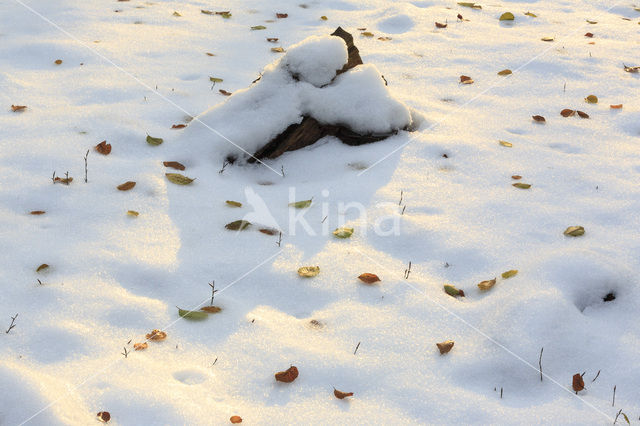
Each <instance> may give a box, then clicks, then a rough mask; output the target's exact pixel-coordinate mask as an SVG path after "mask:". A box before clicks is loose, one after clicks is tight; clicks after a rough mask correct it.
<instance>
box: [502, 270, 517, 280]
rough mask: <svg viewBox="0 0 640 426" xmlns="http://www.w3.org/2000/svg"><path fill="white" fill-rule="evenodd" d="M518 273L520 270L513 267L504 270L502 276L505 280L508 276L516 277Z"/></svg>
mask: <svg viewBox="0 0 640 426" xmlns="http://www.w3.org/2000/svg"><path fill="white" fill-rule="evenodd" d="M517 274H518V270H517V269H511V270H509V271H507V272H503V273H502V278H504V279H505V280H506V279H507V278H511V277H515V276H516V275H517Z"/></svg>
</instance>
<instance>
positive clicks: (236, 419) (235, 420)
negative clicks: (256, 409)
mask: <svg viewBox="0 0 640 426" xmlns="http://www.w3.org/2000/svg"><path fill="white" fill-rule="evenodd" d="M229 421H230V422H231V423H234V424H235V423H242V417H240V416H231V417H229Z"/></svg>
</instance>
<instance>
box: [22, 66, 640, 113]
mask: <svg viewBox="0 0 640 426" xmlns="http://www.w3.org/2000/svg"><path fill="white" fill-rule="evenodd" d="M622 66H623V67H624V70H625V71H626V72H630V73H633V74H635V73H637V72H639V71H640V67H628V66H626V65H624V64H622ZM11 108H13V105H11ZM24 108H26V107H24ZM14 111H15V109H14Z"/></svg>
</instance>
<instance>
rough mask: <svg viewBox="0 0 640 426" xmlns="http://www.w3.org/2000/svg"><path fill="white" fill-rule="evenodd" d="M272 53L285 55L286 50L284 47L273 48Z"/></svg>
mask: <svg viewBox="0 0 640 426" xmlns="http://www.w3.org/2000/svg"><path fill="white" fill-rule="evenodd" d="M271 51H272V52H276V53H284V49H283V48H282V47H272V48H271Z"/></svg>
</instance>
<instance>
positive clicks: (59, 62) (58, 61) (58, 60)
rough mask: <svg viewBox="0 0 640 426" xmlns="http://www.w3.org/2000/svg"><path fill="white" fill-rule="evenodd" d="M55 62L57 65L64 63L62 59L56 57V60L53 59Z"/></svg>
mask: <svg viewBox="0 0 640 426" xmlns="http://www.w3.org/2000/svg"><path fill="white" fill-rule="evenodd" d="M53 63H54V64H56V65H60V64H61V63H62V59H56V60H55V61H53Z"/></svg>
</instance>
